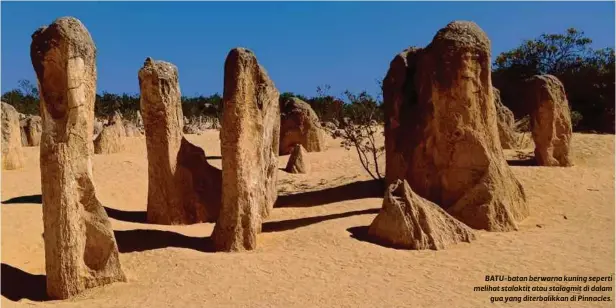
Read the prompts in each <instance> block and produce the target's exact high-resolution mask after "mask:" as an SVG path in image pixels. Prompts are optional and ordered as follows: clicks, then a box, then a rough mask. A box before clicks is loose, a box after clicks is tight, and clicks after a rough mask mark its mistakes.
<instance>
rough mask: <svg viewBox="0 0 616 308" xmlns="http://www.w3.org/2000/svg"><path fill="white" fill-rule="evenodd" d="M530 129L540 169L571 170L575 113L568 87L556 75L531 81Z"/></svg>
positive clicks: (542, 76)
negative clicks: (558, 168)
mask: <svg viewBox="0 0 616 308" xmlns="http://www.w3.org/2000/svg"><path fill="white" fill-rule="evenodd" d="M527 90H528V93H529V94H530V95H529V96H528V98H529V107H530V109H531V112H530V114H531V121H530V127H531V132H532V135H533V141H534V142H535V160H536V162H537V164H538V165H540V166H561V167H570V166H572V165H573V163H572V162H571V158H570V157H569V151H570V146H571V137H572V125H571V112H570V111H569V102H568V101H567V95H566V94H565V87H564V86H563V84H562V83H561V82H560V80H558V78H556V77H554V76H552V75H537V76H533V77H532V78H531V79H530V80H529V81H528V88H527Z"/></svg>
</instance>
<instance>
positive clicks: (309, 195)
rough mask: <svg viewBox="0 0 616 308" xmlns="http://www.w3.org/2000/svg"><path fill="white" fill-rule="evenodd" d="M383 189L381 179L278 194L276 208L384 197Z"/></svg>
mask: <svg viewBox="0 0 616 308" xmlns="http://www.w3.org/2000/svg"><path fill="white" fill-rule="evenodd" d="M383 189H384V187H383V186H382V182H381V181H377V180H367V181H358V182H353V183H349V184H344V185H341V186H336V187H331V188H325V189H321V190H316V191H308V192H301V193H296V194H291V195H286V196H278V200H277V201H276V204H275V205H274V208H284V207H312V206H319V205H326V204H330V203H336V202H341V201H346V200H357V199H365V198H382V197H383Z"/></svg>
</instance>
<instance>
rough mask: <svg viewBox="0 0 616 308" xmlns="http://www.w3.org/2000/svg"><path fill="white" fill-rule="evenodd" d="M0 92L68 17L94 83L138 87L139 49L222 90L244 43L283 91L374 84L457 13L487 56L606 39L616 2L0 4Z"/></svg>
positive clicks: (198, 88)
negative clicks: (34, 44) (548, 41)
mask: <svg viewBox="0 0 616 308" xmlns="http://www.w3.org/2000/svg"><path fill="white" fill-rule="evenodd" d="M1 10H2V12H1V16H2V20H1V26H2V28H1V33H2V46H1V50H2V55H1V61H2V62H1V64H2V66H1V71H2V74H1V78H2V79H1V83H2V84H1V91H2V92H5V91H7V90H9V89H12V88H15V87H17V81H18V80H20V79H29V80H31V81H35V75H34V72H33V69H32V65H31V62H30V52H29V48H30V47H29V46H30V40H31V39H30V35H31V34H32V32H34V31H35V30H36V29H37V28H38V27H40V26H42V25H46V24H49V23H51V22H52V21H53V20H54V19H56V18H57V17H61V16H75V17H77V18H79V19H80V20H81V21H82V22H83V23H84V24H85V25H86V27H87V28H88V30H89V31H90V33H91V34H92V37H93V39H94V42H95V44H96V46H97V49H98V58H97V65H98V88H97V92H99V93H100V92H102V91H108V92H114V93H121V92H128V93H138V91H139V84H138V80H137V71H138V70H139V68H140V67H141V66H142V64H143V61H144V59H145V58H146V57H153V58H154V59H159V60H165V61H169V62H172V63H174V64H175V65H177V66H178V69H179V78H180V88H181V90H182V94H184V95H194V94H205V95H209V94H213V93H215V92H219V93H222V85H223V66H224V61H225V57H226V55H227V53H228V52H229V50H230V49H231V48H233V47H238V46H241V47H246V48H249V49H252V50H253V51H254V52H255V54H256V55H257V58H258V59H259V62H260V63H261V64H262V65H263V66H264V67H265V68H266V69H267V71H268V73H269V75H270V77H271V78H272V79H273V81H274V83H275V84H276V86H277V87H278V89H279V90H280V91H281V92H284V91H293V92H296V93H300V94H304V95H314V94H315V89H316V87H317V86H318V85H323V84H329V85H331V87H332V88H331V91H330V93H331V94H334V95H340V94H341V93H342V92H343V91H344V90H345V89H348V90H351V91H361V90H367V91H368V92H370V93H372V94H376V93H377V91H378V87H377V84H376V81H375V80H376V79H377V78H382V77H383V76H384V75H385V73H386V70H387V68H388V66H389V62H390V61H391V59H392V58H393V56H394V55H395V54H396V53H398V52H399V51H401V50H403V49H404V48H406V47H408V46H411V45H414V46H425V45H427V44H428V43H429V42H430V41H431V39H432V37H433V36H434V34H435V33H436V31H438V29H440V28H442V27H443V26H445V25H446V24H447V23H448V22H450V21H453V20H472V21H475V22H476V23H478V24H479V26H480V27H482V28H483V29H484V31H486V33H487V34H488V36H489V37H490V39H491V40H492V52H493V56H495V55H497V54H498V53H500V52H502V51H505V50H509V49H511V48H514V47H516V46H517V45H519V43H520V42H521V41H522V40H523V39H529V38H534V37H536V36H538V35H540V34H541V33H544V32H549V33H555V32H563V31H564V30H565V29H566V28H568V27H575V28H578V29H580V30H583V31H585V33H586V35H587V36H589V37H591V38H592V39H593V41H594V42H593V46H594V47H597V48H602V47H608V46H614V2H55V3H52V2H49V3H45V2H38V3H37V2H2V3H1Z"/></svg>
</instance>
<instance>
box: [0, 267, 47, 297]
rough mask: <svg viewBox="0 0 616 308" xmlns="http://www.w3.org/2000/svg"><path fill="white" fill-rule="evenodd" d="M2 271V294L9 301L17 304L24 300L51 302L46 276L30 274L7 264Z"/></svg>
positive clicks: (0, 281)
mask: <svg viewBox="0 0 616 308" xmlns="http://www.w3.org/2000/svg"><path fill="white" fill-rule="evenodd" d="M0 271H1V272H2V277H1V278H0V285H2V288H1V291H0V293H2V296H4V297H6V298H7V299H9V300H11V301H15V302H17V301H20V300H22V299H29V300H31V301H36V302H40V301H47V300H50V299H49V297H48V296H47V291H46V286H47V281H46V278H45V275H34V274H30V273H28V272H25V271H23V270H21V269H19V268H16V267H13V266H11V265H8V264H6V263H2V268H1V269H0Z"/></svg>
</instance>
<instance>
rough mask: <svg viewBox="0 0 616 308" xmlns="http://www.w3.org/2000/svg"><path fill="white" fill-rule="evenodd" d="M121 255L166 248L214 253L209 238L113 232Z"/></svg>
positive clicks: (139, 231)
mask: <svg viewBox="0 0 616 308" xmlns="http://www.w3.org/2000/svg"><path fill="white" fill-rule="evenodd" d="M113 232H114V235H115V238H116V242H117V243H118V249H119V251H120V252H121V253H129V252H138V251H147V250H154V249H162V248H168V247H176V248H187V249H192V250H196V251H200V252H214V249H213V247H212V245H211V242H210V238H209V237H191V236H186V235H183V234H180V233H176V232H172V231H162V230H147V229H136V230H126V231H118V230H115V231H113Z"/></svg>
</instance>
